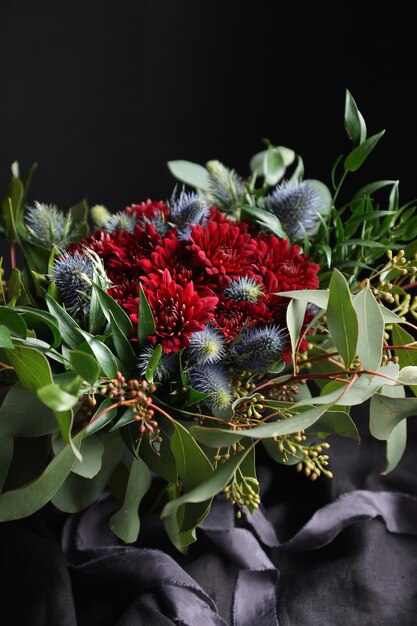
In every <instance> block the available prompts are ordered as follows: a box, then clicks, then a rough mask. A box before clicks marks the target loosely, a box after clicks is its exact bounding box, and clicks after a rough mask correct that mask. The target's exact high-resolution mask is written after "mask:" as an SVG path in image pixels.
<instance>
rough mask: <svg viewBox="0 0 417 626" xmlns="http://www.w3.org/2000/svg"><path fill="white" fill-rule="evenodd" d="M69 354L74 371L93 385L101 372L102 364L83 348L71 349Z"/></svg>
mask: <svg viewBox="0 0 417 626" xmlns="http://www.w3.org/2000/svg"><path fill="white" fill-rule="evenodd" d="M68 356H69V360H70V363H71V366H72V368H73V369H74V371H76V372H77V374H79V375H80V376H81V378H82V379H83V380H86V381H87V382H88V383H90V385H92V386H93V385H94V384H95V383H96V381H97V378H98V375H99V372H100V366H99V364H98V363H97V361H96V359H95V358H94V357H93V356H91V354H87V353H86V352H82V351H81V350H70V351H69V352H68Z"/></svg>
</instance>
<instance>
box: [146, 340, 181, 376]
mask: <svg viewBox="0 0 417 626" xmlns="http://www.w3.org/2000/svg"><path fill="white" fill-rule="evenodd" d="M153 351H154V349H153V347H152V346H148V347H147V348H145V349H144V350H142V352H141V353H140V354H139V356H138V370H139V373H140V375H141V376H145V374H146V369H147V367H148V365H149V361H150V359H151V356H152V354H153ZM178 369H179V361H178V354H175V353H173V352H171V353H170V354H163V355H162V356H161V358H160V360H159V363H158V365H157V367H156V370H155V372H154V375H153V378H154V380H155V381H157V382H162V381H163V380H169V379H170V378H172V375H173V374H175V373H176V372H177V371H178Z"/></svg>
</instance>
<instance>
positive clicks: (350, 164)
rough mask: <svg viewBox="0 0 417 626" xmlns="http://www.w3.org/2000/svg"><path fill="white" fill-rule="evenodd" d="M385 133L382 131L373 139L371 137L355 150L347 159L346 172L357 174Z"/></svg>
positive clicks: (373, 136)
mask: <svg viewBox="0 0 417 626" xmlns="http://www.w3.org/2000/svg"><path fill="white" fill-rule="evenodd" d="M384 133H385V130H382V131H381V132H380V133H377V134H376V135H372V137H369V139H367V140H366V141H364V142H363V143H362V144H360V145H359V146H357V147H356V148H354V149H353V150H352V152H350V153H349V154H348V156H347V157H346V159H345V170H346V171H348V172H356V170H358V169H359V168H360V166H361V165H362V164H363V163H364V161H365V160H366V159H367V157H368V156H369V155H370V154H371V152H372V150H373V149H374V148H375V146H376V144H377V143H378V141H379V140H380V139H381V137H382V136H383V135H384Z"/></svg>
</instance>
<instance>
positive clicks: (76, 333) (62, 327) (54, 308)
mask: <svg viewBox="0 0 417 626" xmlns="http://www.w3.org/2000/svg"><path fill="white" fill-rule="evenodd" d="M45 301H46V306H47V307H48V309H49V312H50V313H51V315H53V316H54V317H55V319H56V321H57V323H58V328H59V332H60V333H61V336H62V340H63V341H64V343H66V344H67V346H68V347H69V348H78V347H79V345H80V344H81V343H82V336H81V334H80V330H81V329H80V327H79V326H78V324H77V323H76V322H75V320H74V319H73V318H72V317H71V316H70V315H68V313H67V312H66V311H65V309H63V308H62V306H61V305H59V304H58V302H56V301H55V300H54V299H53V298H51V296H50V295H49V294H46V296H45Z"/></svg>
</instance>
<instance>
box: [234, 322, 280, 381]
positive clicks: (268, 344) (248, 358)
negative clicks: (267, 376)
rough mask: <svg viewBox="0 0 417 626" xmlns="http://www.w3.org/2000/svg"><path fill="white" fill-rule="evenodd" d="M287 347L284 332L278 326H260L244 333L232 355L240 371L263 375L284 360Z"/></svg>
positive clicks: (235, 344) (235, 345)
mask: <svg viewBox="0 0 417 626" xmlns="http://www.w3.org/2000/svg"><path fill="white" fill-rule="evenodd" d="M285 347H286V333H285V331H284V330H282V329H281V328H279V327H278V326H258V327H253V328H249V329H248V330H245V331H243V332H242V334H241V335H240V337H239V338H238V340H237V341H236V343H234V345H233V346H232V348H231V351H230V354H231V357H232V360H233V364H234V365H236V366H237V367H238V368H239V369H241V370H247V371H249V372H252V373H261V372H266V371H267V370H268V368H269V367H271V365H273V364H274V363H276V362H277V361H280V360H281V359H282V351H283V350H284V348H285Z"/></svg>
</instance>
